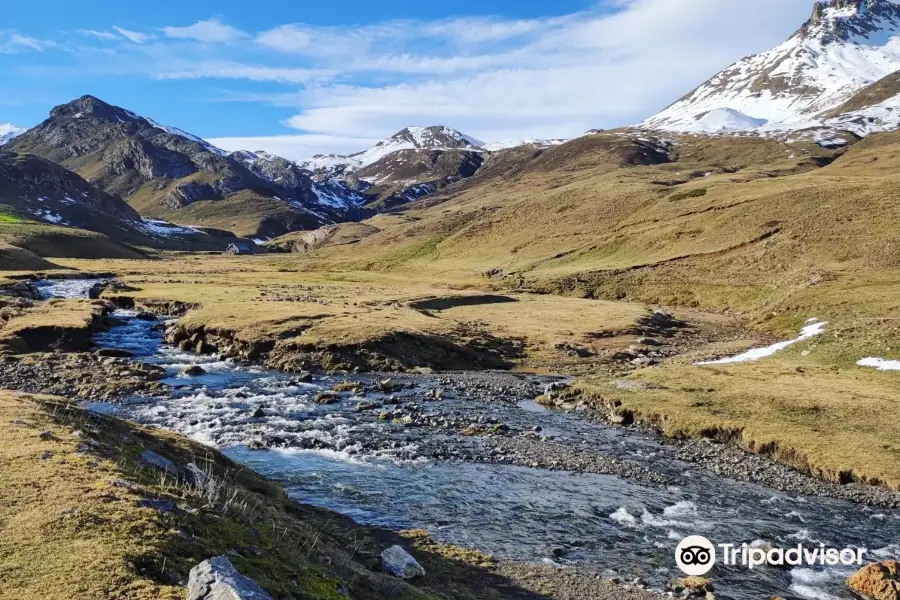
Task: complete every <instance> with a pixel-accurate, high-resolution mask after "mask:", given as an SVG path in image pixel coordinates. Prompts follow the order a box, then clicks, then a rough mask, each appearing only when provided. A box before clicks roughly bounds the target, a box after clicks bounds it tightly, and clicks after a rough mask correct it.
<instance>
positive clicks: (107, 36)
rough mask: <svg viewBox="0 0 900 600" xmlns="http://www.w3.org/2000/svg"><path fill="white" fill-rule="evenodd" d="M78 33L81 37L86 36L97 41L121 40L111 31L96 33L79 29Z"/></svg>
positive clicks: (95, 31)
mask: <svg viewBox="0 0 900 600" xmlns="http://www.w3.org/2000/svg"><path fill="white" fill-rule="evenodd" d="M78 33H80V34H81V35H86V36H88V37H94V38H97V39H99V40H108V41H114V40H120V39H122V38H120V37H119V36H117V35H116V34H114V33H113V32H111V31H97V30H96V29H79V30H78Z"/></svg>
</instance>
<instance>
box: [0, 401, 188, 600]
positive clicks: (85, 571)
mask: <svg viewBox="0 0 900 600" xmlns="http://www.w3.org/2000/svg"><path fill="white" fill-rule="evenodd" d="M45 438H46V439H45ZM0 439H2V443H0V465H2V472H3V477H2V478H0V572H2V573H3V577H0V598H8V599H9V600H18V599H21V598H46V599H47V600H94V599H96V598H120V599H126V598H127V599H135V600H138V599H140V600H143V599H157V598H158V599H171V600H175V599H176V598H182V597H183V594H184V592H183V591H182V590H181V589H178V588H176V587H172V586H159V585H157V584H156V583H154V582H153V581H151V580H149V579H147V578H145V577H143V576H141V575H140V574H139V573H137V572H136V569H135V567H134V564H133V560H134V559H135V558H137V557H140V556H144V555H147V554H149V553H153V552H155V551H157V550H158V549H159V548H160V547H161V546H163V545H165V544H166V543H167V541H168V540H169V539H170V538H171V537H173V536H174V535H176V534H175V532H173V531H171V530H170V528H169V525H168V524H166V523H165V522H164V520H163V519H162V518H161V515H160V513H158V512H156V511H153V510H150V509H146V508H138V507H136V506H135V504H134V494H133V493H129V491H128V490H124V489H117V488H114V487H113V486H112V485H111V483H110V482H111V480H113V479H115V478H116V477H120V476H121V473H120V470H119V469H118V468H117V466H116V464H115V462H114V461H110V460H103V459H99V458H97V457H95V456H92V455H90V454H86V453H82V452H79V451H78V445H79V443H81V440H79V439H78V438H76V437H75V436H73V435H72V428H71V427H65V426H62V425H60V424H58V423H55V422H54V421H53V420H52V419H51V418H50V417H49V416H48V415H47V414H46V413H45V412H44V411H42V410H40V409H39V408H38V406H37V405H35V404H34V403H33V402H31V401H28V400H25V399H23V398H21V397H17V396H16V395H13V394H11V393H9V392H0Z"/></svg>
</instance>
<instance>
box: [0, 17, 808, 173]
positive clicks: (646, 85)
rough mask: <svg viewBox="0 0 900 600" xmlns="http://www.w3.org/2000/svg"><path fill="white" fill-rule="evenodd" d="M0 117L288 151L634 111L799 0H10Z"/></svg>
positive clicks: (779, 26)
mask: <svg viewBox="0 0 900 600" xmlns="http://www.w3.org/2000/svg"><path fill="white" fill-rule="evenodd" d="M8 4H9V6H4V9H3V12H4V17H3V23H2V24H0V72H2V73H3V74H4V75H3V77H2V78H0V123H2V122H12V123H15V124H17V125H21V126H25V127H28V126H32V125H34V124H36V123H38V122H40V121H41V120H43V119H44V118H46V116H47V113H48V112H49V110H50V109H51V108H52V107H53V106H55V105H57V104H61V103H64V102H66V101H68V100H71V99H73V98H76V97H78V96H80V95H82V94H86V93H90V94H93V95H95V96H98V97H100V98H102V99H104V100H107V101H109V102H111V103H114V104H118V105H120V106H124V107H126V108H128V109H130V110H133V111H135V112H137V113H139V114H143V115H145V116H148V117H152V118H153V119H155V120H157V121H159V122H161V123H165V124H167V125H173V126H176V127H180V128H182V129H185V130H187V131H190V132H192V133H195V134H197V135H200V136H203V137H205V138H208V139H212V140H213V141H214V142H215V143H218V144H219V145H221V146H223V147H226V148H228V149H237V148H248V149H266V150H270V151H273V152H277V153H279V154H282V155H286V156H288V157H290V158H302V157H305V156H308V155H311V154H313V153H316V152H348V151H354V150H360V149H363V148H365V147H367V146H368V145H370V144H371V143H372V142H374V141H375V140H377V139H379V138H382V137H385V136H387V135H390V134H391V133H393V132H394V131H396V130H398V129H400V128H402V127H404V126H407V125H431V124H443V125H448V126H451V127H455V128H457V129H460V130H462V131H464V132H465V133H468V134H470V135H473V136H474V137H477V138H480V139H484V140H488V141H497V140H502V139H524V138H533V137H572V136H576V135H579V134H581V133H583V132H584V131H586V130H587V129H591V128H595V127H614V126H618V125H626V124H630V123H634V122H637V121H639V120H641V119H643V118H645V117H647V116H649V115H650V114H652V113H653V112H655V111H657V110H659V109H661V108H663V107H664V106H665V105H667V104H668V103H670V102H671V101H674V100H675V99H676V98H678V97H679V96H681V95H682V94H684V93H685V92H687V91H689V90H690V89H691V88H693V87H694V86H696V85H697V84H699V83H701V82H702V81H703V80H704V79H706V78H707V77H708V76H710V75H711V74H713V73H715V72H716V71H718V70H719V69H721V68H722V67H724V66H726V65H728V64H730V63H731V62H733V61H734V60H737V59H739V58H741V57H742V56H744V55H746V54H749V53H752V52H755V51H758V50H762V49H765V48H768V47H770V46H772V45H774V44H777V43H778V42H780V41H782V40H783V39H785V38H786V37H787V36H789V35H790V34H791V33H792V32H793V31H794V30H796V29H797V28H798V27H799V25H800V24H801V23H802V22H803V20H804V19H806V18H807V17H808V14H809V12H810V10H811V1H810V0H754V2H746V1H745V0H600V1H599V2H586V1H583V0H556V1H555V2H553V3H548V2H544V1H541V2H538V1H535V0H516V1H512V0H479V1H478V2H471V1H470V2H447V3H443V2H422V1H421V0H415V1H413V0H381V1H379V2H372V1H371V0H370V1H357V0H352V1H351V0H333V1H330V2H308V1H306V2H296V1H288V0H257V1H256V2H248V1H247V0H242V1H237V0H224V1H223V0H220V1H217V2H211V1H207V0H181V1H179V2H175V1H172V0H162V1H157V2H146V3H131V2H128V3H126V2H121V1H119V0H115V1H113V0H92V1H91V2H86V3H76V4H73V3H71V2H63V1H61V0H52V1H50V0H45V1H41V0H32V1H31V2H16V3H8Z"/></svg>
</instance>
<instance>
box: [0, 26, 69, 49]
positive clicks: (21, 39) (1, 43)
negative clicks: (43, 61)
mask: <svg viewBox="0 0 900 600" xmlns="http://www.w3.org/2000/svg"><path fill="white" fill-rule="evenodd" d="M55 45H56V43H55V42H52V41H49V40H39V39H36V38H33V37H30V36H27V35H21V34H19V33H16V32H14V31H0V54H17V53H19V52H28V51H37V52H43V51H44V50H46V49H47V48H52V47H54V46H55Z"/></svg>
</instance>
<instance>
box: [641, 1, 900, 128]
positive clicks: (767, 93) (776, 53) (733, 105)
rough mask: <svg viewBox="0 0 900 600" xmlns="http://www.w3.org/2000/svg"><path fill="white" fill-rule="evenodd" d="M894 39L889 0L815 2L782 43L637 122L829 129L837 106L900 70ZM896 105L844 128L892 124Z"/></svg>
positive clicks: (899, 30)
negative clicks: (809, 12) (808, 16)
mask: <svg viewBox="0 0 900 600" xmlns="http://www.w3.org/2000/svg"><path fill="white" fill-rule="evenodd" d="M898 42H900V5H897V4H895V3H894V2H893V1H891V0H829V1H827V2H817V3H816V4H815V5H814V7H813V12H812V16H811V17H810V19H809V20H808V21H807V22H806V23H804V24H803V26H802V27H801V28H800V29H799V30H798V31H797V32H796V33H795V34H794V35H792V36H791V37H790V38H789V39H787V40H786V41H785V42H783V43H781V44H779V45H778V46H776V47H774V48H772V49H770V50H766V51H764V52H760V53H758V54H754V55H752V56H748V57H746V58H743V59H741V60H740V61H738V62H736V63H735V64H733V65H731V66H730V67H728V68H726V69H725V70H723V71H721V72H720V73H718V74H716V75H714V76H713V77H712V78H711V79H709V80H708V81H707V82H706V83H704V84H703V85H701V86H700V87H698V88H697V89H695V90H694V91H692V92H690V93H689V94H687V95H686V96H684V97H683V98H681V99H680V100H678V101H677V102H675V103H674V104H672V105H671V106H669V107H668V108H666V109H665V110H663V111H662V112H661V113H659V114H657V115H655V116H653V117H651V118H650V119H647V120H646V121H645V122H644V123H643V125H644V126H647V127H652V128H655V129H669V130H675V131H687V132H706V133H709V132H714V131H724V130H730V131H747V130H754V131H757V132H759V133H764V132H771V131H784V130H797V129H808V128H811V127H827V126H829V124H828V123H829V122H831V120H833V119H834V118H835V115H834V114H833V113H834V110H835V109H837V108H838V107H840V106H842V105H843V104H844V103H845V102H847V101H848V100H849V99H850V98H852V97H853V96H854V95H855V94H856V93H857V92H859V91H860V90H862V89H864V88H866V87H867V86H870V85H873V84H875V83H876V82H878V81H880V80H882V79H883V78H885V77H887V76H888V75H890V74H891V73H893V72H894V71H897V70H898V68H900V43H898ZM891 102H893V100H891ZM894 104H898V102H894ZM894 104H892V105H891V106H883V107H882V109H883V110H880V112H879V111H875V113H877V114H875V113H873V114H871V115H868V114H867V115H865V117H864V118H861V119H856V120H857V121H859V123H858V125H859V126H858V127H855V126H853V125H852V124H850V125H851V126H850V129H851V130H853V131H854V132H856V133H859V134H865V133H868V132H870V131H874V130H883V129H890V128H893V127H896V123H897V118H896V117H894V116H893V115H894V110H895V108H897V107H896V106H894ZM857 116H859V115H857ZM898 116H900V115H898ZM869 117H871V118H869ZM854 119H855V117H854ZM844 121H846V119H844V120H842V122H844ZM844 125H847V123H844ZM854 127H855V128H854ZM857 129H858V131H857Z"/></svg>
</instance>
